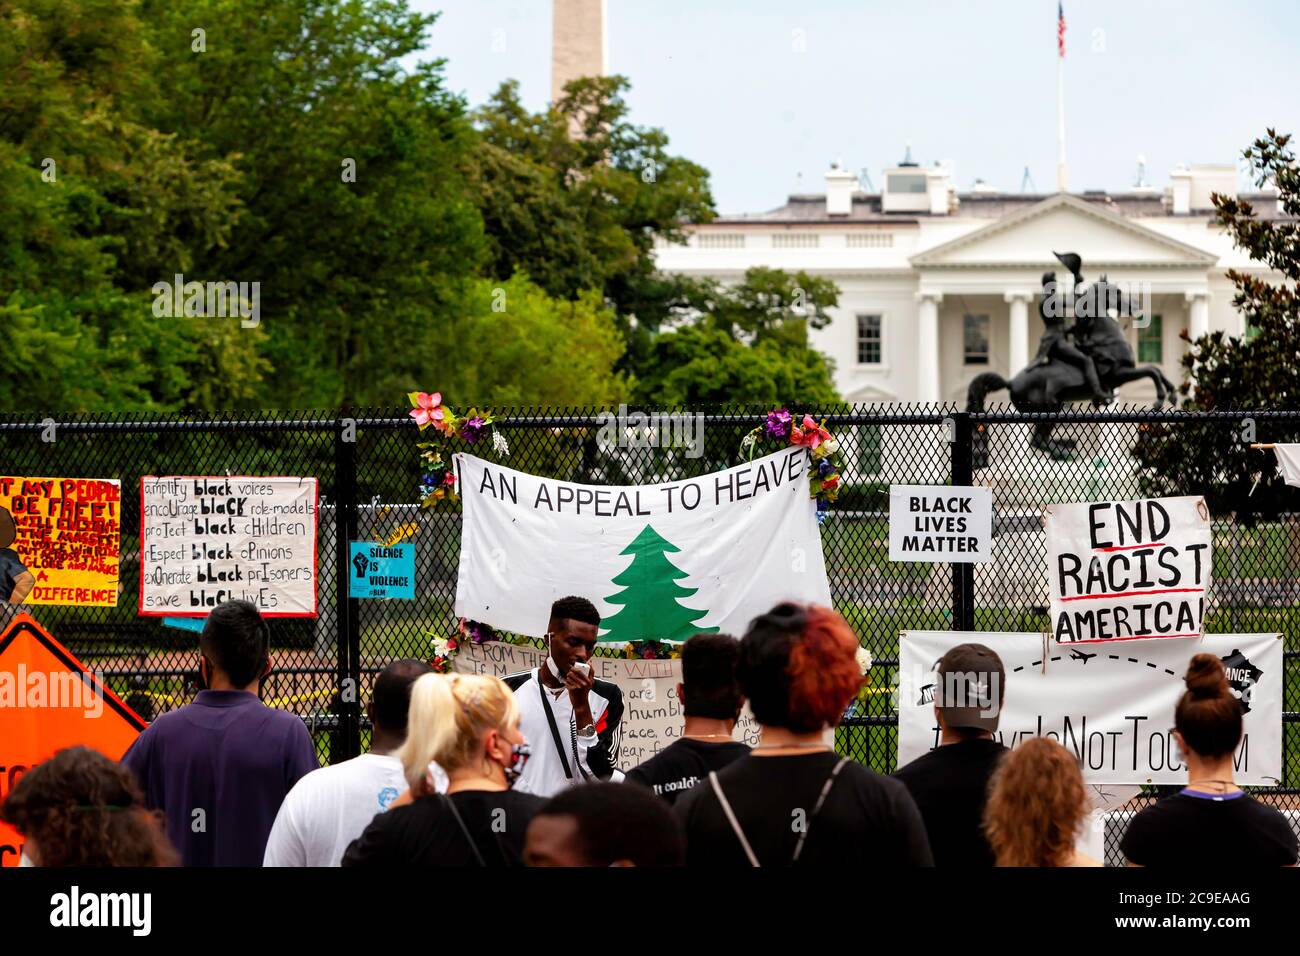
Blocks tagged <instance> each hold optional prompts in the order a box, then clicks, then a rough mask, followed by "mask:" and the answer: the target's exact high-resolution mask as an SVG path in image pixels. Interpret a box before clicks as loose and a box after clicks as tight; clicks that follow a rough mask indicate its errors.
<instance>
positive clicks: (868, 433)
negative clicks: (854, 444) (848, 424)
mask: <svg viewBox="0 0 1300 956" xmlns="http://www.w3.org/2000/svg"><path fill="white" fill-rule="evenodd" d="M858 474H859V475H863V476H865V475H878V474H880V426H879V425H863V426H861V427H860V428H858Z"/></svg>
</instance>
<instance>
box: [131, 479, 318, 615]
mask: <svg viewBox="0 0 1300 956" xmlns="http://www.w3.org/2000/svg"><path fill="white" fill-rule="evenodd" d="M316 513H317V497H316V479H315V478H283V477H249V476H244V475H239V476H233V477H231V476H225V475H220V476H216V477H207V476H195V477H177V476H170V477H163V478H157V477H153V476H146V477H144V478H141V479H140V613H141V614H144V615H158V616H166V617H206V616H207V614H208V612H209V611H211V610H212V608H214V607H216V606H217V605H218V604H220V603H222V602H224V601H230V600H236V599H243V600H246V601H251V602H252V603H253V604H255V605H257V607H258V609H259V610H260V611H261V612H262V616H263V617H315V616H316Z"/></svg>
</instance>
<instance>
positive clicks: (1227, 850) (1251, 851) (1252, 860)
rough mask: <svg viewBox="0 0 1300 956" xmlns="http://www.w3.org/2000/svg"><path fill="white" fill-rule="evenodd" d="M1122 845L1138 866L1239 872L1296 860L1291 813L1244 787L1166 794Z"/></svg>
mask: <svg viewBox="0 0 1300 956" xmlns="http://www.w3.org/2000/svg"><path fill="white" fill-rule="evenodd" d="M1119 846H1120V849H1121V850H1122V851H1123V852H1124V857H1125V859H1127V860H1128V861H1129V862H1130V863H1136V864H1138V865H1139V866H1160V867H1175V866H1181V867H1212V866H1213V867H1222V868H1223V869H1238V870H1240V869H1248V868H1261V869H1262V868H1264V867H1273V866H1290V865H1292V864H1294V863H1295V862H1296V835H1295V831H1293V830H1292V829H1291V825H1290V824H1289V823H1287V819H1286V817H1284V816H1283V815H1282V814H1281V813H1279V812H1278V811H1277V810H1274V809H1273V808H1272V807H1266V806H1264V805H1263V804H1262V803H1260V802H1259V801H1258V800H1256V799H1255V798H1254V797H1251V796H1249V795H1247V794H1245V793H1242V792H1241V791H1237V792H1235V793H1231V794H1204V793H1197V792H1194V791H1192V790H1183V791H1182V792H1180V793H1176V794H1174V795H1173V796H1171V797H1165V798H1164V799H1163V800H1160V801H1159V802H1157V803H1156V804H1155V805H1154V806H1150V807H1147V808H1146V809H1145V810H1143V811H1142V812H1141V813H1139V814H1138V815H1137V816H1135V817H1134V818H1133V820H1132V821H1131V822H1130V823H1129V825H1128V830H1127V832H1125V834H1124V839H1123V840H1121V841H1120V845H1119Z"/></svg>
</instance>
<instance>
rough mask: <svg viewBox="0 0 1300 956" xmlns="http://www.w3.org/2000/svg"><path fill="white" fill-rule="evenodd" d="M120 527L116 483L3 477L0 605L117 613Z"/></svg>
mask: <svg viewBox="0 0 1300 956" xmlns="http://www.w3.org/2000/svg"><path fill="white" fill-rule="evenodd" d="M121 527H122V488H121V484H120V483H119V482H118V481H117V480H116V479H101V478H23V477H17V476H12V475H0V601H11V602H13V603H21V604H73V605H78V606H81V607H115V606H116V605H117V591H118V584H117V571H118V556H119V553H120V542H121ZM17 597H21V598H22V600H21V601H19V600H16V598H17Z"/></svg>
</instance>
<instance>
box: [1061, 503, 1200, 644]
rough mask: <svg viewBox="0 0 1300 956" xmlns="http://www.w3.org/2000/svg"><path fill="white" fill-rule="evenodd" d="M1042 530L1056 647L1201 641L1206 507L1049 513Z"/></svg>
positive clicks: (1107, 506)
mask: <svg viewBox="0 0 1300 956" xmlns="http://www.w3.org/2000/svg"><path fill="white" fill-rule="evenodd" d="M1046 526H1047V576H1048V579H1049V581H1050V587H1051V615H1052V634H1053V636H1054V637H1055V638H1056V640H1058V641H1060V642H1061V643H1062V644H1089V643H1102V642H1105V641H1125V640H1140V639H1146V638H1170V637H1199V636H1200V635H1201V628H1202V621H1203V619H1204V617H1205V595H1206V592H1207V590H1208V589H1209V586H1210V565H1211V557H1212V554H1211V551H1212V536H1211V530H1210V513H1209V511H1208V510H1207V508H1206V506H1205V501H1204V499H1202V498H1199V497H1195V496H1187V497H1182V498H1145V499H1142V500H1140V501H1094V502H1087V503H1081V504H1061V505H1051V506H1050V507H1049V508H1048V509H1047V514H1046Z"/></svg>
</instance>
